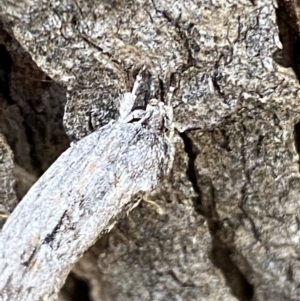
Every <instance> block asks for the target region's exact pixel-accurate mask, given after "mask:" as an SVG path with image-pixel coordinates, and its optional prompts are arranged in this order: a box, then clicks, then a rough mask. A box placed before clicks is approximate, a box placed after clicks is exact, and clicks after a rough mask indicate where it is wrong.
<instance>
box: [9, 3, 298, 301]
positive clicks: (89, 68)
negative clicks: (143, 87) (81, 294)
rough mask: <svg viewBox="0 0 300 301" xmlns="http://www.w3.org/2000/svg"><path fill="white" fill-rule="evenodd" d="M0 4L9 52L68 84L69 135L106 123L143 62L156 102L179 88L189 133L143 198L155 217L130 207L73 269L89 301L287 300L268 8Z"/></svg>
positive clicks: (285, 192) (289, 169) (291, 178)
mask: <svg viewBox="0 0 300 301" xmlns="http://www.w3.org/2000/svg"><path fill="white" fill-rule="evenodd" d="M5 3H6V5H7V6H6V7H5V11H6V13H7V14H6V16H5V18H6V21H8V20H14V21H13V23H12V24H11V25H10V26H12V30H13V32H14V34H15V36H16V38H17V39H18V40H19V41H20V43H21V45H22V46H23V47H24V48H25V49H26V50H28V51H29V53H30V54H31V55H32V57H33V59H34V60H35V61H36V63H37V64H38V66H39V67H40V68H41V69H42V70H44V71H45V72H46V73H47V74H49V75H50V76H51V77H52V78H53V79H55V80H56V81H58V82H60V83H63V84H65V85H66V86H67V89H68V91H69V95H70V96H68V104H67V106H66V114H65V121H64V123H65V126H66V129H67V132H68V134H69V136H71V137H75V138H78V137H79V138H80V137H82V136H83V135H86V134H87V133H89V132H90V131H92V130H93V127H97V126H98V125H100V124H101V125H102V124H104V123H106V122H108V121H109V120H110V119H111V118H115V117H116V115H114V114H115V112H116V110H117V106H118V96H119V95H120V93H121V92H124V91H128V90H129V88H130V87H131V86H132V83H133V78H134V75H135V73H136V72H137V70H138V69H139V68H140V67H141V66H142V65H143V64H146V65H148V66H149V67H150V69H151V71H152V72H153V74H154V76H156V77H157V83H156V84H155V85H154V88H153V94H154V95H157V96H158V97H159V98H160V99H163V98H165V95H166V91H167V88H168V86H169V82H170V81H171V79H172V76H173V75H174V74H176V76H178V77H179V78H180V87H179V89H178V90H177V91H176V93H175V96H174V100H173V103H172V105H173V107H174V119H175V124H176V126H177V128H178V130H179V131H181V132H183V131H187V130H192V131H188V132H185V133H181V134H180V135H179V134H178V136H176V137H175V140H176V139H177V140H176V141H177V142H176V143H177V144H176V148H177V158H182V159H181V160H179V159H178V160H177V161H176V160H175V164H174V167H173V175H177V176H176V178H174V177H173V176H172V175H171V176H170V179H169V181H166V182H165V183H162V184H161V188H160V189H159V190H158V192H157V194H155V193H154V199H158V200H162V201H158V203H159V205H160V206H161V207H162V208H163V209H164V210H165V214H164V215H162V216H159V215H157V213H156V212H155V210H156V208H155V206H150V205H148V204H141V205H140V207H139V208H137V209H136V211H135V212H133V213H132V215H131V216H129V217H128V219H127V220H124V221H122V222H121V223H120V224H119V226H118V227H117V228H116V229H115V230H114V231H113V232H112V233H111V234H110V235H109V236H108V237H106V238H105V239H106V245H105V246H104V247H103V246H102V248H101V250H98V253H100V257H99V260H98V262H99V264H98V265H99V271H94V270H93V269H92V268H90V269H88V268H87V269H86V270H85V271H84V268H79V267H77V268H76V269H75V270H74V271H75V273H78V274H80V275H81V276H82V277H84V279H87V281H88V283H89V285H90V286H91V287H92V289H93V292H95V294H93V298H94V300H101V301H102V300H126V298H127V299H128V298H129V299H130V300H141V299H143V300H162V299H163V298H165V299H166V298H167V299H168V300H202V299H201V298H203V300H218V298H219V300H234V299H235V298H237V299H238V300H259V301H263V300H264V301H265V300H297V299H299V298H300V292H299V288H298V287H299V285H300V272H299V271H300V269H299V268H300V267H299V263H298V258H299V247H298V245H299V239H300V237H299V228H300V223H299V212H298V211H299V188H300V175H299V154H298V153H299V152H300V147H299V145H300V143H299V141H300V126H299V121H300V117H299V116H300V114H299V113H300V112H299V111H300V109H299V84H298V81H297V79H296V76H295V75H294V74H293V72H292V70H291V69H288V68H284V67H282V66H280V65H278V64H277V63H276V62H275V61H274V60H273V55H275V53H276V57H277V58H278V55H279V56H280V55H282V60H283V61H282V60H281V63H282V64H283V65H284V66H292V65H293V64H291V62H289V63H287V62H284V60H287V59H291V58H292V59H293V58H294V56H293V55H291V56H290V57H288V56H287V53H286V51H287V49H283V53H282V45H281V43H280V41H279V36H278V29H277V25H276V16H275V10H276V3H275V2H273V1H269V0H261V1H256V2H255V3H254V1H253V3H252V2H251V1H234V2H233V1H225V0H224V1H205V0H203V1H180V0H177V1H176V0H175V1H155V0H153V1H150V0H149V1H101V2H99V1H77V2H75V1H59V2H54V1H51V2H49V1H41V0H30V1H24V2H22V3H14V5H12V3H13V2H12V1H6V2H5ZM278 14H280V11H279V12H278ZM282 26H283V25H282ZM281 32H282V33H284V34H285V36H284V37H283V39H284V40H289V39H294V37H292V36H291V37H289V36H288V34H289V32H288V31H284V30H283V29H282V28H281ZM290 51H294V49H291V50H290ZM277 62H280V60H277ZM104 95H106V96H104ZM100 103H101V104H102V105H100ZM108 107H109V108H110V110H109V112H107V111H106V110H107V108H108ZM99 108H100V109H99ZM102 108H103V109H102ZM95 109H96V111H95ZM98 116H106V117H105V118H104V119H101V118H100V121H99V120H98V119H97V118H98ZM193 129H194V130H193ZM180 138H182V140H183V141H181V139H180ZM180 141H181V142H180ZM182 143H184V145H185V148H184V147H183V146H182ZM180 145H181V146H180ZM184 158H185V159H184ZM184 160H185V161H184ZM204 221H205V222H204ZM199 241H201V242H202V244H201V243H199ZM165 250H166V251H165ZM94 251H95V250H94ZM95 252H96V251H95ZM96 253H97V252H96ZM98 253H97V254H98ZM160 254H163V255H164V256H160ZM88 258H89V260H86V261H83V262H85V264H86V265H85V267H87V266H88V265H87V263H89V264H91V262H95V258H97V256H96V255H95V256H94V257H93V256H90V257H88ZM93 258H94V259H93ZM196 263H197V264H196ZM79 264H80V263H79ZM93 268H94V267H93ZM218 268H219V269H220V271H221V272H222V273H221V272H219V270H218ZM92 270H93V271H94V272H93V271H92ZM103 283H105V285H104V284H103ZM101 287H102V289H103V290H104V288H105V287H108V288H109V289H108V290H107V291H105V293H103V291H102V293H100V292H99V291H98V292H96V291H97V290H100V291H101V289H100V288H101ZM229 291H231V293H232V294H233V295H235V296H236V297H233V296H231V295H230V293H229ZM114 292H117V293H116V294H117V297H116V296H114V295H113V294H114ZM101 294H102V295H101ZM166 294H168V296H167V297H166Z"/></svg>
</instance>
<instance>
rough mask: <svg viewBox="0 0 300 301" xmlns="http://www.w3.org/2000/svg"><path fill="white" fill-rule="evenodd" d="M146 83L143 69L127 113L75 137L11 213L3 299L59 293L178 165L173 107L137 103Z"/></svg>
mask: <svg viewBox="0 0 300 301" xmlns="http://www.w3.org/2000/svg"><path fill="white" fill-rule="evenodd" d="M142 83H143V78H142V76H141V75H140V74H139V75H138V77H137V80H136V82H135V85H134V87H133V91H132V92H131V93H126V94H125V95H124V96H123V97H122V99H121V103H120V118H119V120H117V121H114V122H111V123H109V124H107V125H105V126H103V127H102V128H100V129H98V130H96V131H95V132H93V133H92V134H90V135H88V136H86V137H84V138H83V139H81V140H79V141H78V142H76V143H73V145H72V146H71V147H70V148H69V149H68V150H66V151H65V152H64V153H63V154H62V155H61V156H60V157H59V158H58V159H57V160H56V161H55V162H54V163H53V165H52V166H51V167H50V168H49V169H48V170H47V171H46V172H45V173H44V175H43V176H42V177H41V178H40V179H39V180H38V181H37V182H36V183H35V184H34V186H33V187H32V188H31V189H30V190H29V192H28V193H27V195H26V196H25V197H24V198H23V200H22V201H21V203H20V204H19V205H18V206H17V208H16V209H15V210H14V211H13V213H12V214H11V216H10V217H9V219H8V220H7V222H6V224H5V225H4V227H3V229H2V233H1V236H0V271H1V275H0V292H1V294H0V300H1V301H8V300H9V301H14V300H23V301H26V300H47V301H50V300H51V301H52V300H55V297H56V294H57V293H58V291H59V290H60V288H61V286H62V285H63V283H64V281H65V278H66V276H67V275H68V273H69V271H70V269H71V268H72V266H73V264H74V263H75V262H76V261H77V260H78V259H79V258H80V256H81V255H82V254H83V253H84V252H85V251H86V250H87V249H88V248H89V247H90V246H91V245H92V244H93V242H94V241H95V240H96V239H97V237H99V235H100V234H103V233H107V232H108V231H109V230H110V229H111V228H112V227H113V225H114V224H115V222H117V221H118V219H119V218H120V215H123V214H126V213H127V212H128V211H129V210H131V209H132V208H133V207H134V206H135V205H136V204H137V202H134V199H135V197H136V196H142V195H143V194H145V193H147V192H150V191H151V190H153V189H154V188H155V187H156V185H157V184H158V182H159V181H160V180H161V178H162V177H164V176H165V175H166V174H167V173H168V172H169V171H170V168H171V166H172V162H173V158H174V148H173V145H172V143H171V141H170V138H169V137H170V135H172V131H173V129H172V114H171V112H172V110H171V109H170V108H169V107H168V106H166V105H165V104H164V103H162V102H159V101H158V100H156V99H150V100H149V101H148V102H147V104H146V107H143V106H140V105H139V106H136V105H135V104H136V97H137V91H138V90H139V87H140V85H141V84H142ZM45 279H47V281H45Z"/></svg>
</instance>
